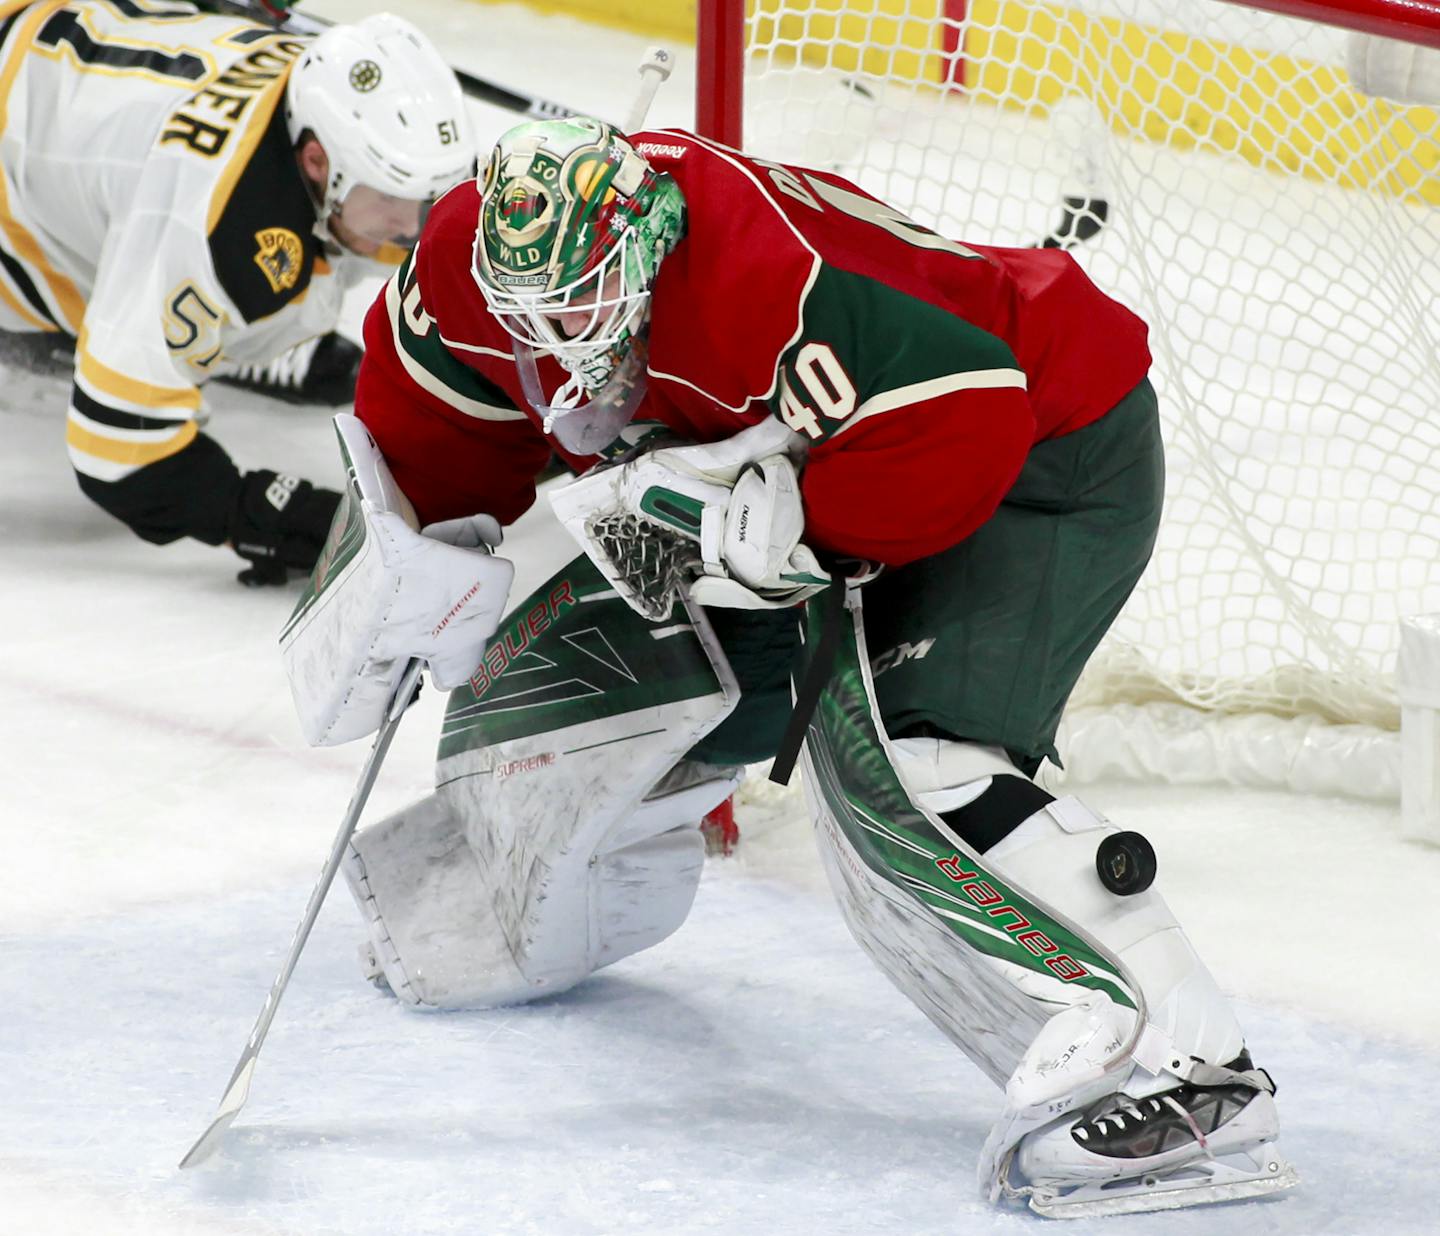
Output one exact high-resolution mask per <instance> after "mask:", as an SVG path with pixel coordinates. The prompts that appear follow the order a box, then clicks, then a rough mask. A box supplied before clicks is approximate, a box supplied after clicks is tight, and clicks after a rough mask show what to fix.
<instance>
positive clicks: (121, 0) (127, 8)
mask: <svg viewBox="0 0 1440 1236" xmlns="http://www.w3.org/2000/svg"><path fill="white" fill-rule="evenodd" d="M105 3H106V4H108V5H109V6H110V7H111V8H112V9H119V10H120V12H121V13H123V14H124V15H125V16H126V17H138V18H139V19H140V20H141V21H194V20H195V9H194V8H191V7H190V6H189V5H188V4H186V5H180V6H178V7H177V8H173V9H142V8H141V7H140V6H139V5H138V4H136V3H134V0H105ZM196 7H199V6H196Z"/></svg>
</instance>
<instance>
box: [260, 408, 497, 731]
mask: <svg viewBox="0 0 1440 1236" xmlns="http://www.w3.org/2000/svg"><path fill="white" fill-rule="evenodd" d="M335 430H336V433H337V434H338V435H339V438H340V450H341V453H342V455H343V456H344V458H345V465H346V469H347V471H348V473H349V483H348V486H347V489H346V494H345V499H344V501H342V502H341V504H340V509H339V511H337V512H336V515H335V522H334V523H333V524H332V525H331V528H330V535H329V537H328V538H327V539H326V542H325V547H324V548H323V549H322V550H321V552H320V558H319V560H318V561H317V562H316V564H315V570H314V573H313V574H312V576H311V579H310V586H309V587H308V588H307V589H306V591H305V594H304V596H302V597H301V598H300V603H299V604H298V605H297V606H296V607H295V612H294V613H293V614H292V615H291V616H290V621H289V622H288V623H287V624H286V626H285V630H284V631H283V632H281V635H280V651H281V657H282V659H283V661H284V664H285V672H286V674H287V675H288V676H289V679H290V691H291V694H292V696H293V697H294V700H295V710H296V712H297V713H299V716H300V728H301V730H302V731H303V732H304V734H305V739H306V741H307V742H309V743H311V744H312V745H317V746H331V745H335V744H337V743H343V742H349V741H350V740H351V739H354V738H361V737H363V736H364V735H366V734H369V733H372V732H374V730H375V729H377V728H378V727H379V725H380V722H381V721H382V720H383V718H384V715H385V709H386V707H387V705H388V703H389V701H390V698H391V696H392V694H393V693H394V691H395V688H396V687H397V686H398V684H399V680H400V677H401V675H402V674H403V673H404V670H405V665H406V662H407V661H408V660H409V659H410V658H411V657H419V658H421V659H422V660H424V661H425V662H426V664H427V665H428V667H429V670H430V677H431V680H432V681H433V682H434V684H435V686H436V687H437V688H438V689H440V690H442V691H448V690H451V689H452V688H454V687H458V686H459V685H460V684H461V683H463V682H464V681H465V680H466V679H467V678H469V677H470V675H471V673H472V672H473V671H474V669H475V667H476V666H477V665H478V664H479V663H480V658H481V657H482V656H483V655H484V652H485V645H486V642H487V641H488V640H489V638H490V636H492V635H493V634H494V633H495V630H496V628H497V627H498V626H499V623H500V619H501V617H502V616H503V614H504V611H505V604H506V600H507V599H508V597H509V595H510V583H511V580H512V579H513V577H514V574H515V568H514V566H513V565H512V564H511V563H510V562H509V561H507V560H506V559H504V558H496V557H493V556H491V553H490V550H491V549H492V548H494V547H496V546H498V545H499V544H500V525H499V524H498V523H496V522H495V520H494V519H492V518H491V517H490V516H488V515H471V516H468V517H466V518H464V519H453V520H449V521H447V522H445V523H439V524H431V525H430V526H429V527H427V528H424V529H420V528H419V526H418V525H419V520H418V519H417V518H416V515H415V511H414V508H413V507H412V506H411V505H410V502H409V500H408V499H407V498H406V497H405V495H404V493H402V492H401V490H400V488H399V486H397V485H396V484H395V479H394V477H393V476H391V474H390V469H389V467H388V465H387V464H386V463H385V460H384V458H383V456H381V454H380V451H379V449H378V448H377V447H376V445H375V440H374V439H373V438H372V437H371V436H370V434H369V433H368V432H367V431H366V429H365V426H364V425H363V424H361V423H360V421H359V420H358V419H356V418H355V417H354V416H351V415H349V414H348V413H343V412H342V413H340V414H339V415H338V416H336V417H335Z"/></svg>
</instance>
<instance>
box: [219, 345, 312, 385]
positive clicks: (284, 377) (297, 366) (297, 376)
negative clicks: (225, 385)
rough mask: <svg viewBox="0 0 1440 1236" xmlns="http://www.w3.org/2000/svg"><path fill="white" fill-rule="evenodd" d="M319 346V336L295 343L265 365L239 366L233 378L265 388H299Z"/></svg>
mask: <svg viewBox="0 0 1440 1236" xmlns="http://www.w3.org/2000/svg"><path fill="white" fill-rule="evenodd" d="M319 346H320V336H318V335H317V336H316V337H315V338H314V339H307V340H306V341H305V342H304V343H297V344H296V345H295V346H294V347H293V348H291V349H290V350H289V351H288V352H282V353H281V354H280V355H279V356H277V357H276V358H275V359H274V360H272V361H269V362H267V363H265V364H254V365H239V366H237V367H236V368H235V370H234V373H233V374H232V376H233V377H236V378H239V379H241V380H242V381H246V382H258V383H263V384H265V385H267V386H293V387H297V388H298V387H299V386H300V385H301V384H302V383H303V382H304V381H305V375H306V374H308V373H309V372H310V362H311V361H312V360H314V359H315V350H316V349H317V348H318V347H319Z"/></svg>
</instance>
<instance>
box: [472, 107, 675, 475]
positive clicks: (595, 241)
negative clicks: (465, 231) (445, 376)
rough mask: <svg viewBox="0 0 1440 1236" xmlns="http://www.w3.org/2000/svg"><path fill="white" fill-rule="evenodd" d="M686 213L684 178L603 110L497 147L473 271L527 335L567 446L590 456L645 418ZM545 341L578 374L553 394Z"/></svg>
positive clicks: (508, 137)
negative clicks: (545, 369)
mask: <svg viewBox="0 0 1440 1236" xmlns="http://www.w3.org/2000/svg"><path fill="white" fill-rule="evenodd" d="M684 218H685V200H684V198H683V196H682V195H681V193H680V188H679V186H678V185H676V184H675V182H674V180H673V179H671V177H669V176H667V175H665V174H664V173H658V172H656V171H655V170H654V169H653V168H652V167H651V166H650V164H649V163H648V162H646V160H645V159H644V158H643V157H642V156H641V155H640V154H638V153H637V152H636V150H635V149H634V147H633V146H631V145H630V143H629V142H628V141H626V140H625V138H624V137H623V136H622V135H621V134H620V133H619V132H618V131H617V130H616V129H615V128H614V127H612V126H611V125H608V124H606V123H605V122H604V121H600V120H593V119H589V118H587V117H573V118H570V119H567V120H545V121H532V122H530V123H527V124H522V125H519V126H517V127H516V128H514V129H511V130H510V131H509V132H508V133H506V134H505V135H504V136H503V137H501V139H500V142H499V144H498V145H497V146H496V148H495V151H494V153H493V154H492V155H491V157H490V163H489V165H488V167H487V168H486V171H485V178H484V183H483V190H482V197H481V204H480V226H479V230H478V232H477V234H476V237H475V261H474V273H475V279H476V282H477V283H479V285H480V290H481V292H482V293H483V294H484V296H485V301H486V304H487V305H488V306H489V307H490V312H491V313H492V314H493V315H494V316H495V318H496V320H497V321H498V322H499V323H500V324H501V325H502V326H503V327H504V328H505V330H507V331H508V332H509V333H510V335H511V336H512V337H513V338H514V340H515V341H516V345H517V346H516V347H515V353H516V359H517V361H518V362H519V366H520V377H521V381H522V383H523V384H524V386H525V394H526V398H527V399H529V400H530V402H531V404H532V405H533V406H534V407H535V409H536V411H538V412H540V413H542V414H543V415H544V416H545V421H546V423H545V428H546V431H547V432H550V431H551V429H552V428H553V429H554V431H555V434H556V437H557V438H559V439H560V442H561V444H562V445H563V446H566V447H567V448H568V449H571V450H577V451H581V452H583V453H587V454H588V453H593V452H594V451H595V450H598V449H600V447H603V446H605V445H607V444H608V443H609V442H610V441H612V440H613V439H614V438H615V436H616V435H617V434H618V433H619V431H620V429H622V428H623V427H624V425H625V423H626V422H627V421H628V420H629V419H630V417H631V416H633V415H634V411H635V408H636V407H637V406H638V404H639V402H640V398H641V396H642V395H643V377H644V369H645V364H644V336H645V329H646V324H647V317H648V311H649V304H650V289H651V286H652V284H653V283H654V281H655V275H656V272H657V271H658V269H659V267H660V263H661V261H662V260H663V259H664V257H665V256H666V254H668V253H669V252H670V251H671V250H672V249H673V248H674V247H675V245H676V244H677V243H678V242H679V240H680V237H681V234H682V232H683V230H684ZM537 351H538V352H544V353H548V354H549V355H551V356H553V357H554V358H555V359H556V361H558V362H559V363H560V365H561V366H562V367H563V368H564V369H565V370H566V372H567V373H569V375H570V378H569V380H568V381H567V382H566V383H565V384H564V385H562V386H561V387H560V389H559V391H557V392H556V394H555V396H554V398H553V400H552V401H549V402H547V401H546V400H545V399H544V397H543V394H542V393H541V390H540V384H539V379H538V376H537V375H536V369H535V360H534V353H535V352H537ZM586 395H589V396H591V399H590V401H589V402H588V403H586V404H585V405H584V406H581V405H580V400H581V398H582V397H584V396H586ZM561 418H563V420H562V419H561Z"/></svg>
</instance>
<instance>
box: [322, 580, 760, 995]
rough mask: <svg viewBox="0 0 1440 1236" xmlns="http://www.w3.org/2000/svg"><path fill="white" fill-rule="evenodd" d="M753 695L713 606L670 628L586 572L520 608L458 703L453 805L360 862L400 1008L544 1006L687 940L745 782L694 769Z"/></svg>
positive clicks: (445, 783)
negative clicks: (601, 974)
mask: <svg viewBox="0 0 1440 1236" xmlns="http://www.w3.org/2000/svg"><path fill="white" fill-rule="evenodd" d="M582 568H583V569H582ZM736 698H737V692H736V689H735V686H734V680H733V678H732V677H731V676H730V673H729V667H728V665H726V664H725V662H724V658H723V654H722V653H720V651H719V648H718V645H716V644H715V643H714V640H713V636H712V635H711V634H710V631H709V626H708V623H706V622H705V619H704V616H703V613H702V612H701V611H699V610H698V609H696V610H695V611H694V612H693V613H692V614H690V615H689V620H688V621H685V622H680V623H675V624H672V625H671V626H669V627H666V628H654V627H651V626H650V625H649V624H646V623H644V622H642V621H641V620H640V619H638V618H636V617H635V616H634V615H633V614H632V613H631V612H630V611H629V610H628V609H627V608H626V607H625V606H624V605H623V604H622V603H621V602H620V601H619V599H618V598H617V597H616V596H615V594H614V591H613V589H610V588H609V587H608V585H607V584H606V583H605V581H603V580H602V579H601V578H600V577H599V576H598V575H596V573H595V572H594V570H593V568H591V567H590V566H589V565H588V564H587V563H585V562H584V559H577V560H576V562H575V563H573V564H572V566H571V568H569V569H567V570H566V571H562V572H561V574H560V575H557V576H555V577H553V578H552V579H551V580H550V581H549V582H548V583H547V584H546V585H544V586H543V587H542V588H541V589H540V590H539V591H538V592H537V593H535V594H534V595H533V596H532V597H531V598H529V599H528V600H527V601H526V602H524V603H523V604H522V605H520V606H518V607H517V608H516V610H515V611H514V612H513V613H512V615H511V617H510V619H508V620H507V622H506V624H505V625H504V627H503V628H502V636H501V638H499V639H498V640H497V641H496V642H495V644H494V646H493V647H492V650H491V652H490V653H488V654H487V657H486V667H485V668H484V669H483V670H482V672H481V674H480V675H477V679H476V681H475V682H472V683H470V684H468V685H467V686H465V687H462V688H461V689H460V690H458V691H456V692H455V693H454V695H452V697H451V701H450V707H449V711H448V713H447V717H446V722H445V729H444V733H443V735H442V740H441V752H440V760H439V762H438V764H437V767H436V783H437V789H436V791H435V792H434V793H433V794H431V795H429V796H428V797H426V798H425V799H423V800H422V801H421V802H419V803H416V804H414V805H412V806H411V807H408V808H406V809H405V810H403V811H401V812H398V813H396V814H395V815H392V816H391V817H389V818H388V819H385V820H383V821H381V822H380V823H378V824H376V825H374V826H372V827H369V828H366V829H364V830H362V831H361V832H360V833H359V834H358V835H357V836H356V837H355V839H354V842H353V843H352V846H351V849H350V852H349V854H348V856H347V861H346V864H345V867H344V871H345V875H346V879H347V881H348V882H349V884H350V887H351V890H352V892H353V893H354V894H355V897H356V900H357V902H358V903H359V905H360V908H361V910H362V913H363V914H364V916H365V920H366V924H367V927H368V930H369V935H370V946H371V948H372V950H373V952H374V955H375V959H376V961H377V962H378V963H379V965H380V968H381V970H382V971H383V973H384V976H385V979H386V981H387V982H388V983H389V985H390V987H391V989H392V990H393V991H394V992H395V994H396V995H397V996H398V997H399V998H400V999H401V1000H403V1001H404V1002H406V1003H407V1004H411V1005H414V1006H419V1007H425V1008H483V1007H491V1006H494V1005H501V1004H512V1003H517V1002H521V1001H525V1000H530V999H534V998H536V997H538V996H542V995H547V994H552V993H555V992H559V991H563V990H565V989H566V988H568V987H570V986H572V985H573V984H575V983H577V982H579V981H580V980H581V979H583V978H585V977H586V976H587V975H589V974H591V973H593V972H594V971H595V970H597V969H599V968H601V967H603V966H607V965H610V964H611V963H612V962H615V961H618V960H619V959H620V958H622V957H626V956H629V955H630V954H632V953H635V952H638V951H640V950H641V949H644V948H648V947H650V946H652V945H654V944H656V943H658V942H659V941H660V940H663V939H664V938H665V937H666V936H668V935H669V934H670V933H671V932H673V931H674V930H675V929H676V928H677V927H679V926H680V924H681V923H682V922H683V921H684V919H685V916H686V915H687V913H688V912H689V909H690V905H691V903H692V901H693V899H694V896H695V890H696V887H697V886H698V883H699V879H700V873H701V868H702V866H703V862H704V841H703V838H702V836H701V833H700V829H699V825H700V821H701V819H702V818H703V816H704V815H705V814H706V813H707V812H708V811H710V810H711V809H712V808H713V807H715V806H717V805H718V804H719V803H720V802H722V801H724V799H725V798H726V797H727V796H728V795H729V794H730V793H731V791H732V790H733V789H734V787H735V785H736V784H737V782H738V778H739V771H738V770H733V769H720V768H714V767H712V766H708V765H699V764H692V763H689V762H686V761H683V760H682V759H681V757H682V756H683V755H684V753H685V752H686V751H688V750H689V749H690V748H691V747H692V746H693V745H694V744H695V743H696V742H697V741H698V740H699V739H700V738H701V737H703V735H704V734H706V733H708V732H709V731H710V730H711V729H712V728H713V727H714V726H715V725H717V724H718V723H719V722H720V721H721V720H722V719H723V718H724V717H725V716H726V715H727V714H728V713H729V712H730V710H731V709H732V708H733V707H734V703H735V700H736Z"/></svg>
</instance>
